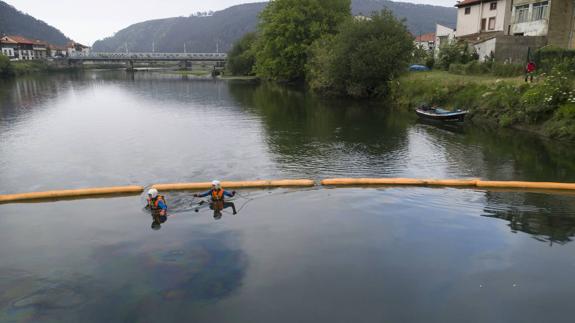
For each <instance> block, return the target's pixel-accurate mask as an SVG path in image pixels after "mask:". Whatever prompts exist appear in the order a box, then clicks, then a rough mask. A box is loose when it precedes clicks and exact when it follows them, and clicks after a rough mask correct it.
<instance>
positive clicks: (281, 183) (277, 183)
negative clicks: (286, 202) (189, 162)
mask: <svg viewBox="0 0 575 323" xmlns="http://www.w3.org/2000/svg"><path fill="white" fill-rule="evenodd" d="M313 186H315V182H314V181H312V180H309V179H286V180H273V181H248V182H222V187H223V188H272V187H313ZM152 187H153V188H155V189H157V190H159V191H193V190H203V189H209V188H211V187H212V183H211V182H204V183H180V184H157V185H153V186H152Z"/></svg>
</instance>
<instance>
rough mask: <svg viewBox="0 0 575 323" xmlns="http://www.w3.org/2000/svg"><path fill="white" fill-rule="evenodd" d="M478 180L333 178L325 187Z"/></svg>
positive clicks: (458, 183) (451, 183) (455, 183)
mask: <svg viewBox="0 0 575 323" xmlns="http://www.w3.org/2000/svg"><path fill="white" fill-rule="evenodd" d="M477 182H478V180H477V179H416V178H332V179H324V180H323V181H321V185H324V186H361V185H398V186H400V185H409V186H476V184H477Z"/></svg>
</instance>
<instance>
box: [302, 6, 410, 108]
mask: <svg viewBox="0 0 575 323" xmlns="http://www.w3.org/2000/svg"><path fill="white" fill-rule="evenodd" d="M413 49H414V44H413V39H412V38H411V35H410V34H409V32H408V30H407V27H406V26H405V23H404V22H403V21H401V20H398V19H397V18H395V17H394V16H393V14H392V13H391V11H389V10H383V11H381V12H379V13H375V14H374V15H373V16H372V17H371V19H369V20H357V19H349V20H348V21H347V22H345V23H344V24H342V26H341V28H340V32H339V33H338V34H337V35H335V36H327V37H324V38H322V39H320V40H319V41H318V42H315V43H314V44H313V45H312V51H311V55H310V61H309V62H308V64H307V72H308V83H309V85H310V87H311V88H312V89H314V90H316V91H322V92H324V93H325V92H328V93H332V94H336V95H346V96H352V97H361V98H366V97H375V96H379V95H387V94H388V90H389V84H388V83H389V82H390V81H391V80H393V79H395V78H396V77H398V76H399V75H401V74H402V73H404V72H405V71H406V70H407V67H408V65H409V62H410V60H411V56H412V52H413Z"/></svg>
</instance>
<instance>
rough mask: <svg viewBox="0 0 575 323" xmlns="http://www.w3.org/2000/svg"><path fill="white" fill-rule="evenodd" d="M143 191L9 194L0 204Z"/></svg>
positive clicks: (139, 189) (134, 188) (139, 188)
mask: <svg viewBox="0 0 575 323" xmlns="http://www.w3.org/2000/svg"><path fill="white" fill-rule="evenodd" d="M143 191H144V187H142V186H118V187H100V188H86V189H78V190H64V191H47V192H35V193H22V194H8V195H0V203H7V202H17V201H31V200H44V199H63V198H77V197H96V196H104V195H120V194H139V193H141V192H143Z"/></svg>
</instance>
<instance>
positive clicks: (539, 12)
mask: <svg viewBox="0 0 575 323" xmlns="http://www.w3.org/2000/svg"><path fill="white" fill-rule="evenodd" d="M508 28H509V29H508V34H509V35H514V36H544V37H547V43H548V45H552V46H557V47H561V48H575V39H574V34H575V4H574V1H572V0H547V1H542V0H515V1H513V8H512V15H511V23H510V25H509V27H508Z"/></svg>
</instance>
